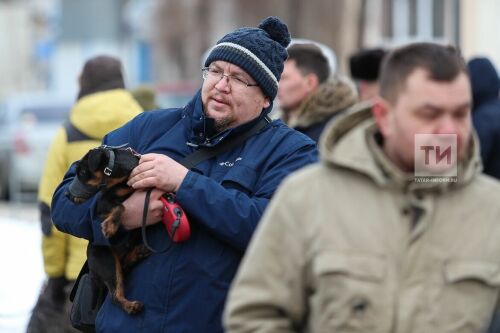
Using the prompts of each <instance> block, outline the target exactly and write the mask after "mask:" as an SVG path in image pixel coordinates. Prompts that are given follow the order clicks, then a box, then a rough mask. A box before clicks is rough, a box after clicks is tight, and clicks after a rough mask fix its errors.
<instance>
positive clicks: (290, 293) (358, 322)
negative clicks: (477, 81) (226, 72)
mask: <svg viewBox="0 0 500 333" xmlns="http://www.w3.org/2000/svg"><path fill="white" fill-rule="evenodd" d="M471 107H472V96H471V89H470V82H469V78H468V76H467V68H466V65H465V62H464V60H463V58H462V57H461V56H460V54H459V52H458V51H457V50H456V49H454V48H453V47H446V46H442V45H438V44H432V43H415V44H410V45H406V46H403V47H401V48H399V49H396V50H394V51H393V52H391V53H390V54H389V55H388V57H387V59H385V60H384V63H383V67H382V70H381V78H380V97H378V98H377V99H376V102H375V104H374V105H373V107H371V106H369V107H366V106H365V108H361V109H360V110H358V111H357V112H350V113H349V114H348V115H346V116H345V117H342V118H341V119H339V120H337V121H336V122H334V123H333V124H332V126H329V127H328V128H327V129H325V133H324V134H323V136H322V139H321V141H320V154H321V155H320V156H321V157H322V161H321V162H320V163H317V164H315V165H313V166H310V167H306V168H304V169H302V170H300V171H298V172H297V173H295V174H293V175H292V176H290V177H289V178H287V180H285V181H284V182H283V184H282V185H281V186H280V188H279V189H278V191H277V193H276V195H275V197H274V198H273V200H272V201H271V203H270V205H269V207H268V209H267V210H266V213H265V214H264V217H263V219H262V221H261V223H260V224H259V227H258V229H257V231H256V233H255V235H254V237H253V239H252V242H251V244H250V246H249V248H248V251H247V253H246V255H245V257H244V259H243V261H242V263H241V266H240V269H239V271H238V273H237V276H236V278H235V280H234V281H233V285H232V287H231V290H230V293H229V296H228V301H227V304H226V312H225V326H226V329H227V332H228V333H238V332H261V333H264V332H363V333H372V332H401V333H403V332H404V333H422V332H436V333H437V332H462V333H478V332H485V330H486V329H487V328H488V325H489V324H490V321H491V318H492V315H493V313H494V312H495V309H496V308H497V307H498V304H499V301H500V298H499V292H500V256H499V253H500V242H499V241H498V240H499V239H500V223H499V220H500V205H499V204H498V203H499V202H500V184H499V183H498V182H497V181H494V180H493V179H491V178H490V177H486V176H484V175H483V174H482V173H481V163H480V158H479V143H478V141H477V139H476V138H475V137H474V136H473V135H472V123H471V116H470V113H471ZM421 133H424V134H453V135H454V136H455V138H456V143H457V153H456V155H455V157H456V160H457V161H458V163H454V166H456V167H457V169H458V170H457V176H456V177H455V178H454V180H453V179H449V180H450V181H449V182H447V181H446V180H447V179H439V178H436V179H434V180H438V181H432V180H428V179H426V178H425V177H424V178H418V177H417V176H416V174H415V171H416V170H415V168H414V165H415V162H416V161H417V160H418V159H419V158H420V159H423V157H421V155H414V149H415V141H417V140H416V139H415V136H416V134H421ZM421 148H422V146H421ZM416 156H417V157H418V158H417V157H416ZM450 164H451V163H450ZM450 166H451V165H450ZM430 169H431V170H432V169H433V168H430ZM431 170H429V171H431ZM419 180H422V181H419ZM439 180H441V181H439ZM452 180H453V181H452ZM304 189H307V195H304Z"/></svg>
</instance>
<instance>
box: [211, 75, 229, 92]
mask: <svg viewBox="0 0 500 333" xmlns="http://www.w3.org/2000/svg"><path fill="white" fill-rule="evenodd" d="M215 88H216V89H217V90H219V91H227V92H229V91H231V85H230V84H229V76H228V75H226V74H222V75H221V77H220V79H219V81H217V83H216V84H215Z"/></svg>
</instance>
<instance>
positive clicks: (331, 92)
mask: <svg viewBox="0 0 500 333" xmlns="http://www.w3.org/2000/svg"><path fill="white" fill-rule="evenodd" d="M357 101H358V94H357V91H356V87H355V86H354V83H353V82H352V81H351V80H349V79H348V78H347V77H344V76H340V75H336V76H335V77H333V78H331V79H329V80H328V81H326V82H324V83H322V84H321V85H320V86H319V87H318V89H317V90H316V91H315V92H314V93H313V94H312V95H311V96H310V97H309V98H307V99H306V100H304V102H303V103H302V104H301V105H300V107H299V111H298V112H297V117H294V118H292V119H290V121H289V124H288V126H290V127H309V126H311V125H314V124H317V123H320V122H322V121H325V120H327V119H329V118H330V117H332V116H333V115H335V114H337V113H339V112H342V111H344V110H346V109H348V108H349V107H351V106H353V105H354V104H356V102H357Z"/></svg>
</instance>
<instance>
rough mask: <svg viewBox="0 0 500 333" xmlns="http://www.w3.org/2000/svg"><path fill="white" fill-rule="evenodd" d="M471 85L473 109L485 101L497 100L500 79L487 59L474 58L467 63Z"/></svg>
mask: <svg viewBox="0 0 500 333" xmlns="http://www.w3.org/2000/svg"><path fill="white" fill-rule="evenodd" d="M467 68H468V70H469V76H470V80H471V85H472V98H473V101H474V107H475V108H476V107H478V106H479V105H481V104H483V103H484V102H486V101H489V100H492V99H496V100H498V98H499V95H498V93H499V91H500V78H499V77H498V73H497V71H496V69H495V67H494V66H493V64H492V63H491V61H490V60H488V59H487V58H474V59H471V60H470V61H469V62H468V63H467Z"/></svg>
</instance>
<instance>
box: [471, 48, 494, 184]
mask: <svg viewBox="0 0 500 333" xmlns="http://www.w3.org/2000/svg"><path fill="white" fill-rule="evenodd" d="M467 68H468V69H469V76H470V79H471V85H472V100H473V109H472V123H473V124H474V127H475V129H476V131H477V134H478V136H479V143H480V144H481V158H482V161H483V170H484V173H485V174H487V175H490V176H492V177H495V178H497V179H500V97H499V92H500V78H499V77H498V72H497V70H496V69H495V67H494V66H493V63H492V62H491V61H490V60H489V59H487V58H473V59H470V60H469V62H468V63H467Z"/></svg>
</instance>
